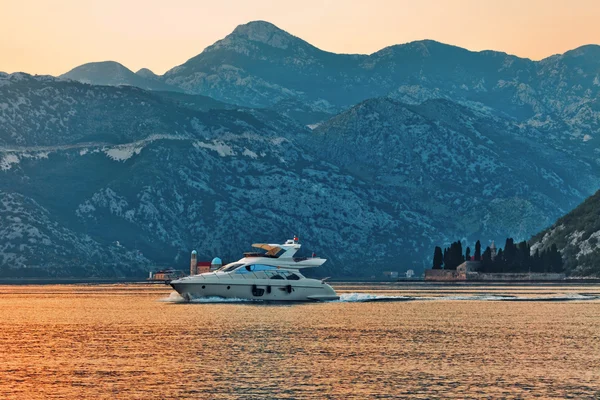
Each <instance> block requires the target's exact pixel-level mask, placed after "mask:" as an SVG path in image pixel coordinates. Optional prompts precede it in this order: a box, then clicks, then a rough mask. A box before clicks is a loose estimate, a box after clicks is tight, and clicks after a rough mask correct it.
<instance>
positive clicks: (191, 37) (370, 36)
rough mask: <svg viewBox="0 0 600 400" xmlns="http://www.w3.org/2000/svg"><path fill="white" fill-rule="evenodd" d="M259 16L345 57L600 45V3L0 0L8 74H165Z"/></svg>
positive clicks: (527, 53) (3, 66) (550, 50)
mask: <svg viewBox="0 0 600 400" xmlns="http://www.w3.org/2000/svg"><path fill="white" fill-rule="evenodd" d="M259 19H260V20H266V21H269V22H272V23H274V24H275V25H277V26H279V27H280V28H282V29H284V30H286V31H288V32H290V33H291V34H293V35H296V36H298V37H300V38H302V39H304V40H306V41H308V42H309V43H312V44H313V45H315V46H317V47H319V48H321V49H323V50H327V51H332V52H337V53H372V52H374V51H377V50H379V49H381V48H383V47H385V46H389V45H392V44H398V43H405V42H410V41H413V40H420V39H434V40H438V41H441V42H444V43H450V44H454V45H457V46H461V47H466V48H468V49H470V50H485V49H492V50H499V51H505V52H507V53H511V54H516V55H518V56H522V57H529V58H532V59H541V58H544V57H547V56H550V55H552V54H556V53H562V52H565V51H567V50H570V49H573V48H576V47H578V46H581V45H584V44H590V43H594V44H600V22H599V21H600V1H598V0H570V1H564V0H502V1H497V0H419V1H416V0H411V1H406V0H369V1H364V0H362V1H351V0H302V1H296V0H294V1H291V0H252V1H249V0H218V1H214V0H211V1H204V0H170V1H165V0H160V1H155V0H144V1H141V0H98V1H92V0H54V1H46V0H0V71H4V72H15V71H25V72H29V73H35V74H52V75H58V74H61V73H64V72H66V71H68V70H70V69H71V68H73V67H75V66H77V65H80V64H83V63H86V62H91V61H104V60H115V61H119V62H120V63H122V64H124V65H125V66H127V67H128V68H130V69H132V70H134V71H135V70H138V69H139V68H142V67H147V68H150V69H152V70H153V71H154V72H156V73H159V74H162V73H164V72H165V71H166V70H168V69H169V68H171V67H174V66H176V65H179V64H181V63H183V62H185V61H186V60H187V59H189V58H190V57H193V56H194V55H196V54H198V53H200V52H201V51H202V50H203V49H204V48H205V47H206V46H209V45H210V44H212V43H214V42H215V41H216V40H219V39H221V38H223V37H224V36H226V35H227V34H228V33H230V32H231V31H232V30H233V29H234V28H235V27H236V26H237V25H239V24H243V23H246V22H248V21H252V20H259Z"/></svg>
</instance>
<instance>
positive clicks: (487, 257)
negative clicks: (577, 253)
mask: <svg viewBox="0 0 600 400" xmlns="http://www.w3.org/2000/svg"><path fill="white" fill-rule="evenodd" d="M465 260H468V261H481V266H480V267H479V272H488V273H526V272H546V273H548V272H551V273H561V272H563V259H562V256H561V254H560V252H559V251H558V248H557V247H556V244H553V245H552V246H550V247H549V248H547V249H545V250H542V251H540V250H539V249H536V250H535V252H534V253H533V254H531V247H530V246H529V244H528V243H527V242H526V241H522V242H520V243H517V244H515V242H514V240H513V239H512V238H508V239H506V243H505V244H504V248H501V249H498V253H497V254H496V255H495V256H494V255H493V254H492V249H491V248H490V247H489V246H488V247H487V248H486V249H485V251H484V252H483V253H481V242H480V241H479V240H478V241H477V243H475V252H474V253H473V256H471V248H470V247H467V248H466V250H465V252H464V253H463V248H462V243H461V242H460V241H456V242H454V243H452V244H451V245H450V247H448V248H445V249H444V250H443V251H442V248H441V247H439V246H436V247H435V250H434V252H433V266H432V269H449V270H455V269H456V267H458V266H459V265H460V264H462V263H463V262H465Z"/></svg>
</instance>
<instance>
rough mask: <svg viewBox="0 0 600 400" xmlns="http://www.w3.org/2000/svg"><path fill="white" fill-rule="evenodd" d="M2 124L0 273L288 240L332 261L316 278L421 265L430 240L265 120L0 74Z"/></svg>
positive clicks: (427, 229) (410, 219)
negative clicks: (404, 263) (402, 263)
mask: <svg viewBox="0 0 600 400" xmlns="http://www.w3.org/2000/svg"><path fill="white" fill-rule="evenodd" d="M106 115H110V116H111V117H110V118H105V120H104V121H103V120H102V116H106ZM0 120H1V121H2V125H1V126H2V128H1V129H0V143H2V145H1V147H0V174H1V175H2V179H0V198H1V199H2V201H3V203H2V208H1V209H0V218H2V231H1V232H0V235H1V240H0V243H2V249H1V250H0V251H1V256H0V257H1V258H0V264H2V266H3V268H4V269H5V270H6V269H11V268H25V267H29V268H31V267H32V266H43V267H44V268H47V273H48V274H50V275H73V274H78V272H77V271H79V270H80V269H81V268H85V270H86V271H87V272H88V273H89V274H92V275H99V274H113V275H114V274H118V275H124V274H132V273H137V272H136V271H140V270H141V269H147V268H150V267H151V266H157V265H170V266H179V267H181V268H184V269H185V268H186V266H187V263H188V254H189V252H190V250H191V249H192V248H195V249H197V250H198V252H199V254H200V255H201V257H202V258H203V259H211V258H212V257H213V256H215V255H218V256H221V257H222V258H223V259H225V260H232V259H234V258H236V257H238V256H239V254H240V253H241V252H242V251H243V250H248V246H249V244H250V243H252V242H254V241H274V240H284V239H286V238H287V237H289V236H290V235H292V234H298V235H300V237H301V238H303V239H304V240H303V241H304V243H305V246H306V247H307V251H316V252H317V253H318V254H319V255H321V256H324V257H328V258H329V259H330V261H329V262H328V263H327V267H326V268H323V269H322V270H320V271H318V272H319V273H321V274H328V275H333V274H335V275H336V276H348V275H350V274H353V275H359V276H360V275H362V276H364V275H370V274H371V273H373V271H374V270H379V269H381V268H385V267H386V266H388V265H389V264H390V262H391V261H392V259H393V258H395V257H399V256H400V257H402V258H403V259H405V260H411V262H413V261H414V262H416V263H418V264H417V265H420V264H421V261H420V257H421V256H420V253H421V252H422V251H423V250H424V249H426V248H429V247H430V246H431V240H432V238H433V239H434V240H436V241H438V239H439V233H438V232H436V230H435V229H433V227H432V225H431V224H430V223H429V220H428V218H427V216H425V215H419V214H418V213H414V212H412V210H410V209H408V208H406V206H405V205H403V204H402V203H401V202H399V201H398V200H396V199H391V198H388V197H386V196H387V194H386V193H385V192H378V191H377V190H374V189H373V187H372V186H371V185H370V184H369V182H365V181H363V180H360V179H358V178H356V177H354V176H352V175H350V174H347V173H344V172H341V171H340V170H339V168H337V167H336V166H335V165H332V164H331V163H328V162H326V161H323V160H321V159H319V158H318V157H315V156H313V155H311V154H310V153H307V152H306V151H305V150H304V149H303V148H302V147H301V146H300V145H299V144H298V143H297V142H296V139H295V137H296V136H298V135H299V133H301V132H304V133H308V131H307V130H306V128H304V127H302V126H300V125H298V124H296V123H295V122H294V121H292V120H290V119H287V118H284V117H281V116H280V115H279V114H276V113H274V112H271V111H266V110H251V109H220V110H209V111H201V110H197V109H194V108H193V107H188V106H185V105H181V104H180V103H179V102H174V101H169V100H165V99H164V98H163V97H161V95H160V93H157V92H147V91H143V90H140V89H137V88H133V87H109V86H91V85H87V84H81V83H76V82H64V81H60V80H56V79H53V78H49V77H31V76H28V75H25V74H13V75H8V76H6V75H4V76H2V77H0ZM392 203H394V204H395V205H394V207H393V209H389V208H387V207H384V206H383V205H387V204H392ZM415 238H418V240H415ZM70 242H73V243H72V245H69V243H70ZM356 254H360V257H356ZM365 259H369V260H372V261H373V264H369V265H365V263H364V260H365Z"/></svg>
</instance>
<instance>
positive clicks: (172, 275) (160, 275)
mask: <svg viewBox="0 0 600 400" xmlns="http://www.w3.org/2000/svg"><path fill="white" fill-rule="evenodd" d="M183 276H185V273H184V272H183V271H181V270H177V269H173V268H166V269H161V270H158V271H156V272H150V276H149V277H148V280H149V281H158V282H170V281H172V280H174V279H179V278H181V277H183Z"/></svg>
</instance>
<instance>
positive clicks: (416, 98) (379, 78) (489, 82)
mask: <svg viewBox="0 0 600 400" xmlns="http://www.w3.org/2000/svg"><path fill="white" fill-rule="evenodd" d="M161 79H162V80H163V81H164V82H165V83H168V84H169V85H173V86H177V87H179V88H181V89H182V90H184V91H185V92H187V93H194V94H203V95H208V96H210V97H213V98H215V99H218V100H221V101H224V102H232V103H235V104H240V105H244V106H250V107H278V105H279V104H285V103H287V102H289V101H291V102H295V103H300V104H302V105H301V106H300V107H295V109H302V108H304V109H310V110H311V112H312V113H314V112H315V111H317V112H321V113H324V114H325V115H321V116H319V117H317V118H320V117H322V118H323V119H322V120H317V118H313V117H312V116H311V115H310V113H309V114H308V115H307V114H306V113H299V112H297V111H296V115H297V116H299V121H302V122H305V123H310V124H315V123H318V122H322V121H323V120H325V119H327V114H329V115H331V114H336V113H339V112H341V111H343V110H345V109H347V108H349V107H351V106H353V105H355V104H357V103H359V102H361V101H364V100H367V99H370V98H377V97H383V96H386V97H390V98H393V99H396V100H399V101H401V102H403V103H409V104H419V103H422V102H423V101H426V100H430V99H439V98H442V99H448V100H452V101H454V102H457V103H460V104H462V105H465V106H468V107H470V108H475V109H479V110H482V111H486V112H490V113H493V114H494V115H497V116H499V117H503V118H509V119H513V120H515V121H518V122H519V123H521V124H526V125H529V126H530V127H532V128H534V129H536V130H538V131H540V132H543V134H544V136H545V138H546V141H548V142H549V143H550V144H551V145H553V146H555V147H556V148H558V149H560V150H568V151H570V152H572V153H573V154H574V155H576V156H578V157H582V158H585V159H586V160H587V161H588V162H590V163H594V164H596V165H598V163H599V161H598V158H597V157H596V148H597V147H598V146H597V145H595V142H597V140H598V138H596V136H597V132H598V129H600V125H599V121H600V104H599V100H598V98H599V96H600V46H597V45H588V46H583V47H580V48H578V49H575V50H572V51H569V52H567V53H565V54H562V55H556V56H552V57H549V58H547V59H544V60H542V61H537V62H536V61H532V60H529V59H524V58H519V57H516V56H512V55H508V54H506V53H502V52H496V51H480V52H473V51H469V50H466V49H463V48H460V47H456V46H451V45H446V44H443V43H439V42H435V41H431V40H423V41H417V42H412V43H406V44H400V45H394V46H390V47H386V48H384V49H382V50H380V51H377V52H375V53H373V54H370V55H362V54H353V55H352V54H335V53H330V52H326V51H323V50H320V49H318V48H316V47H314V46H312V45H310V44H309V43H307V42H305V41H303V40H301V39H299V38H297V37H295V36H293V35H290V34H289V33H287V32H285V31H283V30H281V29H279V28H277V27H276V26H274V25H272V24H270V23H268V22H264V21H254V22H250V23H248V24H245V25H240V26H238V27H237V28H236V29H235V30H234V31H233V32H232V33H231V34H230V35H228V36H227V37H225V38H224V39H222V40H219V41H217V42H216V43H215V44H213V45H212V46H209V47H207V48H206V49H205V50H204V51H203V52H202V53H200V54H199V55H197V56H196V57H194V58H192V59H190V60H188V61H187V62H186V63H184V64H182V65H180V66H178V67H175V68H173V69H171V70H170V71H168V72H167V73H166V74H165V75H164V76H162V77H161Z"/></svg>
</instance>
